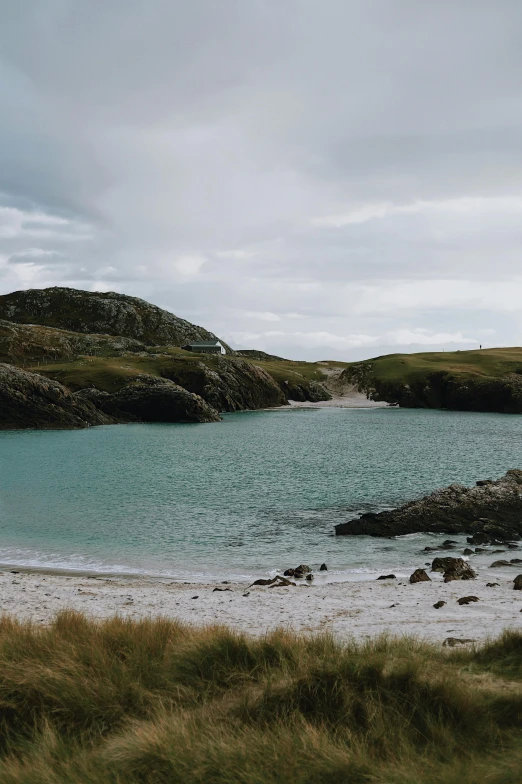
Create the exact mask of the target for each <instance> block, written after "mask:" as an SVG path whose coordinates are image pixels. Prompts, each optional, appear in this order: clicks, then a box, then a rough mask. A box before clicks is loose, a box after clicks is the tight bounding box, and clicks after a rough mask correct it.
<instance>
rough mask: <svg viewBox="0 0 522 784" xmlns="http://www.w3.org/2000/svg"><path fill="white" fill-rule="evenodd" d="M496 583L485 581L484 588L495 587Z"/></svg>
mask: <svg viewBox="0 0 522 784" xmlns="http://www.w3.org/2000/svg"><path fill="white" fill-rule="evenodd" d="M497 586H498V583H486V588H496V587H497Z"/></svg>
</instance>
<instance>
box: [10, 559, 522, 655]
mask: <svg viewBox="0 0 522 784" xmlns="http://www.w3.org/2000/svg"><path fill="white" fill-rule="evenodd" d="M519 572H520V569H518V568H513V569H512V570H511V571H510V572H509V574H506V573H505V572H502V574H500V573H498V574H497V575H495V579H494V582H496V583H498V585H497V586H495V587H488V586H487V583H488V582H492V575H491V573H490V572H489V570H488V573H482V574H480V573H479V575H478V576H477V578H476V579H475V580H467V581H454V582H451V583H444V582H443V581H442V576H441V575H440V574H438V573H430V577H431V578H432V581H431V582H424V583H416V584H413V585H412V584H410V583H409V581H408V579H407V578H404V577H399V578H398V579H395V580H375V579H373V580H364V581H353V582H342V583H337V582H330V583H323V584H319V581H317V582H314V583H312V584H310V583H307V582H306V581H302V582H300V581H296V582H297V585H296V587H293V586H291V587H285V588H270V587H265V586H250V585H249V583H247V582H228V581H222V582H221V583H220V584H216V583H196V582H178V581H175V580H168V579H165V578H155V577H135V576H121V575H119V576H117V575H110V576H104V575H100V574H98V575H93V574H89V575H81V574H78V573H75V574H63V573H60V574H57V573H53V572H52V571H45V572H44V571H38V572H36V571H34V570H29V569H22V568H19V569H10V570H3V571H1V572H0V585H1V586H2V592H1V598H0V612H1V613H2V614H3V615H10V616H12V617H14V618H17V619H19V620H21V621H28V620H30V621H32V622H34V623H35V624H37V625H39V624H44V625H46V624H48V623H49V622H50V621H51V620H52V618H53V617H54V616H55V615H56V614H57V613H58V612H60V611H63V610H76V611H79V612H83V613H86V614H87V615H88V616H89V617H91V618H95V619H102V618H107V617H110V616H113V615H119V616H121V617H124V618H132V619H136V620H137V619H139V618H150V617H160V616H163V617H168V618H172V619H177V620H180V621H182V622H185V623H190V624H195V625H208V624H220V625H225V626H229V627H231V628H233V629H236V630H238V631H243V632H245V633H247V634H253V635H259V634H264V633H265V632H267V631H270V630H273V629H275V628H281V627H283V628H286V629H292V630H294V631H296V632H306V633H313V632H321V631H328V632H331V633H332V634H333V635H334V636H335V637H336V638H338V639H340V640H346V639H349V638H356V639H362V640H364V639H367V638H369V637H375V636H378V635H380V634H389V635H392V636H397V635H406V636H414V637H417V638H420V639H426V640H430V641H432V642H436V643H442V642H443V641H444V640H445V639H446V638H447V637H457V638H465V639H472V640H474V641H476V642H481V641H483V640H485V639H486V638H488V637H492V636H497V635H499V634H500V633H501V632H502V631H503V630H505V629H508V628H512V629H518V630H520V629H521V628H522V612H521V611H522V592H519V591H514V590H513V579H514V577H515V576H516V575H517V574H518V573H519ZM216 589H217V590H216ZM470 595H471V596H476V597H478V601H477V602H474V603H472V604H469V605H463V606H460V605H459V604H457V599H458V598H461V597H464V596H470ZM439 600H442V601H445V602H446V604H445V605H444V606H443V607H442V608H441V609H434V607H433V605H434V604H435V603H436V602H437V601H439Z"/></svg>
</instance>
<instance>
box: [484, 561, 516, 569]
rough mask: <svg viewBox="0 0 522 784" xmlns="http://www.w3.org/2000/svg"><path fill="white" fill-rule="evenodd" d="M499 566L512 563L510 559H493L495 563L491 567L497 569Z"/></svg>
mask: <svg viewBox="0 0 522 784" xmlns="http://www.w3.org/2000/svg"><path fill="white" fill-rule="evenodd" d="M499 566H511V564H510V563H509V561H493V563H492V564H491V566H490V567H489V568H490V569H496V568H497V567H499Z"/></svg>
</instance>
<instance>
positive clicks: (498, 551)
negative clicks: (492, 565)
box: [491, 550, 506, 555]
mask: <svg viewBox="0 0 522 784" xmlns="http://www.w3.org/2000/svg"><path fill="white" fill-rule="evenodd" d="M505 552H506V551H505V550H492V551H491V555H499V554H500V553H505Z"/></svg>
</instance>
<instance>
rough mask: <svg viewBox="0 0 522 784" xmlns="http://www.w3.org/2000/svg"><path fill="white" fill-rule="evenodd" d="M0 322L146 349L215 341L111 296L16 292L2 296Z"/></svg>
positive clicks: (150, 308) (163, 313)
mask: <svg viewBox="0 0 522 784" xmlns="http://www.w3.org/2000/svg"><path fill="white" fill-rule="evenodd" d="M0 319H4V320H5V321H11V322H15V323H17V324H40V325H42V326H46V327H57V328H59V329H64V330H70V331H72V332H80V333H101V334H106V335H120V336H124V337H125V338H130V339H133V340H139V341H141V342H142V343H146V344H147V345H165V344H170V345H173V346H182V345H183V344H184V343H187V342H190V341H197V340H213V339H214V340H215V339H217V338H216V335H214V333H213V332H209V331H208V330H207V329H203V327H198V326H196V325H195V324H191V323H190V322H189V321H185V319H182V318H179V316H175V315H174V314H173V313H169V312H168V311H167V310H162V309H161V308H158V307H157V306H156V305H151V304H150V303H149V302H145V300H142V299H138V298H137V297H129V296H127V295H125V294H116V293H115V292H113V291H109V292H104V293H102V292H98V291H80V290H78V289H69V288H59V287H55V288H48V289H29V290H27V291H14V292H13V293H12V294H5V295H3V296H0ZM223 345H224V346H225V348H226V349H227V351H229V352H230V351H232V349H230V347H228V346H226V344H224V343H223Z"/></svg>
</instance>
